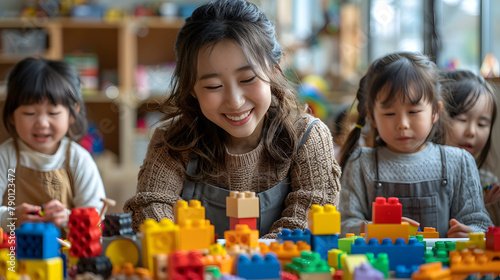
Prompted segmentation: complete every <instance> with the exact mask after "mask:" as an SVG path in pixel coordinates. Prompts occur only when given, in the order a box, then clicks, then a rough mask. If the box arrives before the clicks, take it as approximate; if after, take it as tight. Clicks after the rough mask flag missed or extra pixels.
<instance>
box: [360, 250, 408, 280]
mask: <svg viewBox="0 0 500 280" xmlns="http://www.w3.org/2000/svg"><path fill="white" fill-rule="evenodd" d="M365 256H366V258H367V259H368V262H369V263H370V264H371V265H372V266H373V268H375V269H376V270H378V271H380V272H382V273H383V274H384V276H385V278H389V256H387V254H386V253H379V254H378V255H377V258H375V256H374V255H373V253H366V254H365ZM408 278H409V277H408Z"/></svg>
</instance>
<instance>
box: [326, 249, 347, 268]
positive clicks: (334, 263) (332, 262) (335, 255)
mask: <svg viewBox="0 0 500 280" xmlns="http://www.w3.org/2000/svg"><path fill="white" fill-rule="evenodd" d="M342 254H343V255H347V254H345V252H344V251H342V250H339V249H331V250H330V251H328V266H330V267H333V268H335V269H340V268H341V267H342V265H341V263H339V255H342Z"/></svg>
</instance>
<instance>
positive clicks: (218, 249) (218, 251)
mask: <svg viewBox="0 0 500 280" xmlns="http://www.w3.org/2000/svg"><path fill="white" fill-rule="evenodd" d="M208 253H209V254H210V255H225V254H227V252H226V249H224V247H223V246H222V245H220V244H219V243H214V244H212V245H210V247H208Z"/></svg>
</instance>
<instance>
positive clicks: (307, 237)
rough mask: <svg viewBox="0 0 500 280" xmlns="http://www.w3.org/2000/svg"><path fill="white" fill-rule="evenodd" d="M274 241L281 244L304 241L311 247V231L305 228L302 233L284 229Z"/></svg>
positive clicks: (296, 230) (297, 230)
mask: <svg viewBox="0 0 500 280" xmlns="http://www.w3.org/2000/svg"><path fill="white" fill-rule="evenodd" d="M276 240H277V241H278V242H279V243H283V242H285V241H293V243H297V241H305V242H307V244H309V245H311V231H310V230H309V229H307V228H306V229H305V230H304V231H302V230H300V229H294V230H293V231H291V230H289V229H286V228H285V229H282V230H281V232H280V233H278V238H276Z"/></svg>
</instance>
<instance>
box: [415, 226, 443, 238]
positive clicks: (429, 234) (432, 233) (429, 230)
mask: <svg viewBox="0 0 500 280" xmlns="http://www.w3.org/2000/svg"><path fill="white" fill-rule="evenodd" d="M417 235H422V236H423V237H424V238H439V232H437V231H436V229H435V228H433V227H424V231H417Z"/></svg>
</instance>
